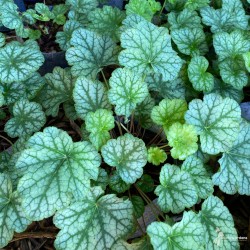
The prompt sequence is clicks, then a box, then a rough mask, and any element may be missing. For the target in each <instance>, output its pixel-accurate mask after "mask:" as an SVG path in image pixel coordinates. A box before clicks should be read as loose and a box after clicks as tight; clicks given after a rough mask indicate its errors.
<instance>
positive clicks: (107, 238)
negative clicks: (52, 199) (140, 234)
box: [54, 194, 133, 250]
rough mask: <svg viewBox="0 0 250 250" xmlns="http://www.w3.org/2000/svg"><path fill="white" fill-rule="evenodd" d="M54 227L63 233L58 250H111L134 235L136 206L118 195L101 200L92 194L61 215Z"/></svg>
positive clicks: (58, 213)
mask: <svg viewBox="0 0 250 250" xmlns="http://www.w3.org/2000/svg"><path fill="white" fill-rule="evenodd" d="M54 223H55V225H56V226H57V227H58V228H60V229H61V231H60V232H59V233H58V235H57V238H56V240H55V247H56V249H72V250H78V249H96V250H103V249H111V246H112V245H113V244H114V243H115V241H117V239H119V238H124V237H125V236H126V235H127V234H128V233H130V232H131V230H132V227H133V206H132V204H131V202H130V201H129V200H123V199H120V198H117V197H116V196H115V195H114V194H110V195H105V196H103V197H101V198H99V199H98V198H96V197H91V194H90V195H89V196H87V197H86V198H84V199H83V200H81V201H78V202H75V203H73V204H72V205H70V206H69V207H67V208H65V209H63V210H60V211H58V212H57V213H56V215H55V217H54Z"/></svg>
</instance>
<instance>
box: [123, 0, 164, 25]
mask: <svg viewBox="0 0 250 250" xmlns="http://www.w3.org/2000/svg"><path fill="white" fill-rule="evenodd" d="M125 9H126V14H127V15H131V14H137V15H140V16H142V17H143V18H145V19H146V20H148V21H151V19H152V18H153V16H154V14H155V13H156V12H157V11H159V10H160V9H161V4H160V3H159V2H157V1H155V0H130V1H129V3H128V4H126V6H125Z"/></svg>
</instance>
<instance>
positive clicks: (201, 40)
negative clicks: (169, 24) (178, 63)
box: [171, 27, 208, 56]
mask: <svg viewBox="0 0 250 250" xmlns="http://www.w3.org/2000/svg"><path fill="white" fill-rule="evenodd" d="M171 36H172V39H173V41H174V43H175V44H176V45H177V47H178V49H179V51H180V52H181V53H183V54H185V55H191V56H199V55H204V54H205V53H206V52H207V51H208V48H207V44H206V37H205V33H204V32H203V30H202V29H201V28H194V27H193V28H182V29H175V30H172V31H171Z"/></svg>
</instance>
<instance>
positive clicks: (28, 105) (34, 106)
mask: <svg viewBox="0 0 250 250" xmlns="http://www.w3.org/2000/svg"><path fill="white" fill-rule="evenodd" d="M13 116H14V117H13V118H11V119H10V120H8V122H7V123H6V124H5V127H4V131H5V132H6V133H7V134H8V135H9V136H10V137H17V136H18V137H20V136H26V135H31V134H32V133H33V132H37V131H39V130H40V129H41V128H42V127H43V125H44V124H45V122H46V117H45V114H44V112H43V111H42V107H41V105H40V104H38V103H36V102H29V101H28V100H25V99H22V100H20V101H18V102H16V103H15V104H14V107H13Z"/></svg>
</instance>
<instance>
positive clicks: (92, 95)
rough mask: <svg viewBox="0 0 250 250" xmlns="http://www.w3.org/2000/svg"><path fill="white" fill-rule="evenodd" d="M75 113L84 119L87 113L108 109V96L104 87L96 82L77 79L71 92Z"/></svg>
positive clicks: (82, 78) (83, 78)
mask: <svg viewBox="0 0 250 250" xmlns="http://www.w3.org/2000/svg"><path fill="white" fill-rule="evenodd" d="M73 99H74V102H75V108H76V112H77V114H78V115H79V117H80V118H82V119H85V118H86V115H87V113H88V112H94V111H96V110H97V109H110V106H111V105H110V104H109V102H108V96H107V92H106V89H105V87H104V85H103V84H102V83H101V82H99V81H98V80H96V81H92V80H90V79H88V78H85V77H78V78H77V80H76V82H75V88H74V91H73Z"/></svg>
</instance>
